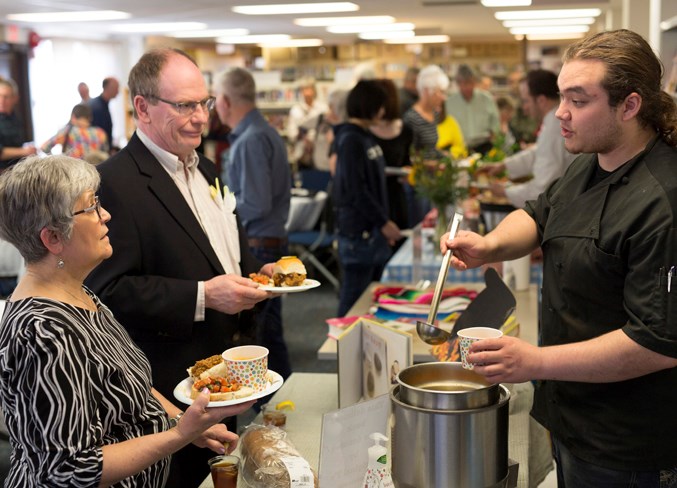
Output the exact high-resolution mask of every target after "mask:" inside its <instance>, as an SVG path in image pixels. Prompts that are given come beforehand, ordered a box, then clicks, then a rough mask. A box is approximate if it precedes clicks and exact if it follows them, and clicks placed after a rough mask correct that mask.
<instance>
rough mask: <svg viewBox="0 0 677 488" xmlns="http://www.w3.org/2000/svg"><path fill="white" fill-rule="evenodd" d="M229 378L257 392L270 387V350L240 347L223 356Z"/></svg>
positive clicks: (226, 351)
mask: <svg viewBox="0 0 677 488" xmlns="http://www.w3.org/2000/svg"><path fill="white" fill-rule="evenodd" d="M221 356H222V357H223V360H224V361H225V363H226V371H228V378H229V379H231V380H233V381H237V382H238V383H240V384H241V385H243V386H249V387H250V388H253V389H254V390H255V391H263V390H265V389H266V387H267V386H268V375H267V373H268V349H266V348H265V347H263V346H238V347H232V348H230V349H226V350H225V351H224V352H223V354H221Z"/></svg>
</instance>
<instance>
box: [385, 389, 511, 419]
mask: <svg viewBox="0 0 677 488" xmlns="http://www.w3.org/2000/svg"><path fill="white" fill-rule="evenodd" d="M492 386H498V389H499V396H498V402H496V403H492V404H491V405H485V406H483V407H476V408H465V409H456V410H439V409H434V408H426V407H418V406H416V405H410V404H408V403H405V402H403V401H402V400H400V391H399V389H400V388H401V387H402V385H393V387H392V388H391V389H390V400H391V401H393V402H395V403H397V404H398V405H399V406H401V407H403V408H407V409H409V410H416V411H419V412H427V413H432V414H443V415H465V414H468V413H476V412H482V411H485V410H493V409H496V408H500V407H502V406H503V405H505V404H506V403H508V402H509V401H510V390H509V389H508V388H507V387H506V386H505V385H502V384H500V383H497V384H495V385H492ZM424 391H430V390H424Z"/></svg>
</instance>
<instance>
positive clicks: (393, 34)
mask: <svg viewBox="0 0 677 488" xmlns="http://www.w3.org/2000/svg"><path fill="white" fill-rule="evenodd" d="M415 35H416V34H415V33H414V31H413V30H408V31H390V32H388V31H384V32H361V33H359V34H358V35H357V37H359V38H360V39H364V40H365V41H375V40H382V39H405V38H411V37H414V36H415Z"/></svg>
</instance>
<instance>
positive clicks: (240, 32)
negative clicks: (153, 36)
mask: <svg viewBox="0 0 677 488" xmlns="http://www.w3.org/2000/svg"><path fill="white" fill-rule="evenodd" d="M247 34H249V29H204V30H194V31H185V32H172V33H171V34H170V35H171V37H176V38H180V39H198V38H205V37H225V36H246V35H247Z"/></svg>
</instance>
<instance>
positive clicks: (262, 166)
mask: <svg viewBox="0 0 677 488" xmlns="http://www.w3.org/2000/svg"><path fill="white" fill-rule="evenodd" d="M214 93H215V95H216V112H217V114H218V116H219V118H220V119H221V121H222V122H223V123H225V124H228V126H229V127H231V128H232V131H231V133H230V134H229V136H228V137H229V140H230V149H229V153H228V156H227V158H226V159H227V163H226V166H225V168H223V173H222V174H223V175H225V178H224V181H225V183H226V184H227V185H228V187H229V188H230V191H232V192H233V193H234V194H235V199H236V201H237V209H238V214H239V215H240V219H242V226H243V227H244V229H245V231H246V232H247V236H248V243H249V249H250V250H251V252H252V254H253V255H254V256H256V257H257V258H258V259H259V260H260V261H262V262H264V263H268V262H274V261H277V260H278V259H280V258H281V257H282V256H286V255H288V254H289V252H288V248H287V231H286V229H285V227H284V226H285V223H286V222H287V217H288V215H289V202H290V199H291V186H290V181H291V174H290V171H289V162H288V161H287V148H286V146H285V143H284V140H283V139H282V137H281V136H280V134H278V132H277V131H276V130H275V129H274V128H273V127H271V126H270V124H269V123H268V122H267V121H266V120H265V119H264V118H263V115H261V112H259V110H258V109H257V108H256V84H255V82H254V77H253V76H252V75H251V73H250V72H249V71H247V70H246V69H243V68H231V69H229V70H227V71H225V72H223V73H221V74H219V75H218V76H217V78H216V81H215V83H214ZM257 322H258V323H257V333H256V338H257V343H258V344H260V345H262V346H265V347H267V348H268V350H269V351H270V354H269V355H268V366H269V367H270V369H272V370H273V371H276V372H277V373H279V374H280V375H282V377H283V378H285V379H286V378H288V377H289V375H291V363H290V361H289V353H288V351H287V344H286V343H285V341H284V334H283V329H282V299H281V298H280V297H276V298H272V299H270V300H268V301H267V302H266V303H265V306H264V307H263V311H262V313H261V314H259V315H258V316H257Z"/></svg>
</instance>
